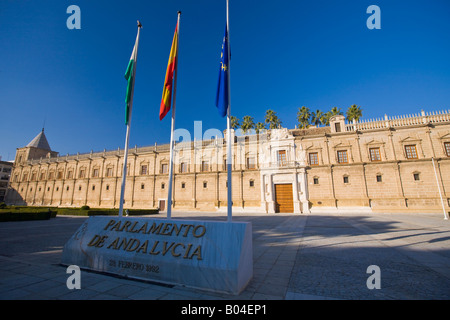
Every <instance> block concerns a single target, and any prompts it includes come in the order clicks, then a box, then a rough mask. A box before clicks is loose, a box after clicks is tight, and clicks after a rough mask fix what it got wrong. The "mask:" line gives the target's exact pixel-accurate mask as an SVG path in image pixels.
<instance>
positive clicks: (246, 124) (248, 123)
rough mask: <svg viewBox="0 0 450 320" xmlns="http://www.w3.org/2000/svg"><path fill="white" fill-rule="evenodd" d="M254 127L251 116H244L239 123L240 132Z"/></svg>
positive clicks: (245, 131)
mask: <svg viewBox="0 0 450 320" xmlns="http://www.w3.org/2000/svg"><path fill="white" fill-rule="evenodd" d="M254 127H255V123H254V122H253V117H250V116H244V118H243V119H242V124H241V130H242V132H243V133H244V134H245V133H247V132H248V131H249V130H251V129H253V128H254Z"/></svg>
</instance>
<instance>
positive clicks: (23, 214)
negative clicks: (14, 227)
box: [0, 209, 56, 222]
mask: <svg viewBox="0 0 450 320" xmlns="http://www.w3.org/2000/svg"><path fill="white" fill-rule="evenodd" d="M54 217H56V211H52V210H49V209H45V210H40V211H37V210H35V209H32V210H24V209H22V210H21V211H20V212H15V211H11V210H9V211H5V210H1V212H0V222H6V221H30V220H49V219H50V218H54Z"/></svg>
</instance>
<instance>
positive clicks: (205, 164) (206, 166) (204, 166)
mask: <svg viewBox="0 0 450 320" xmlns="http://www.w3.org/2000/svg"><path fill="white" fill-rule="evenodd" d="M205 171H209V162H208V161H202V172H205Z"/></svg>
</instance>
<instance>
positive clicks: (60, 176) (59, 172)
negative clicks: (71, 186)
mask: <svg viewBox="0 0 450 320" xmlns="http://www.w3.org/2000/svg"><path fill="white" fill-rule="evenodd" d="M62 176H63V173H62V171H58V175H57V176H56V179H62Z"/></svg>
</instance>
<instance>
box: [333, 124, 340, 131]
mask: <svg viewBox="0 0 450 320" xmlns="http://www.w3.org/2000/svg"><path fill="white" fill-rule="evenodd" d="M334 129H335V131H336V132H341V124H340V123H339V122H336V123H335V124H334Z"/></svg>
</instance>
